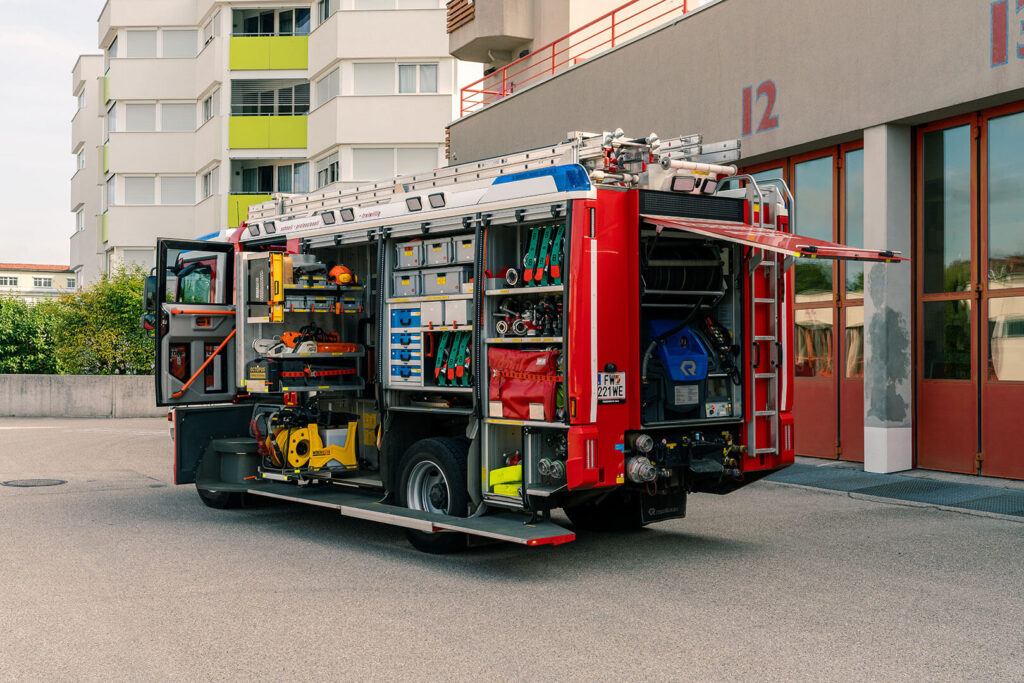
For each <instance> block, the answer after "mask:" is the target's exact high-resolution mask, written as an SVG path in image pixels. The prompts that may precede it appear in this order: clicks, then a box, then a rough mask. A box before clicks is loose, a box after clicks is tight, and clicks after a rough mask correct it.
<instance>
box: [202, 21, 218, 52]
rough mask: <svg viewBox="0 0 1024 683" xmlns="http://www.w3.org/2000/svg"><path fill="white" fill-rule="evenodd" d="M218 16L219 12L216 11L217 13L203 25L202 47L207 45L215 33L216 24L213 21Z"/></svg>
mask: <svg viewBox="0 0 1024 683" xmlns="http://www.w3.org/2000/svg"><path fill="white" fill-rule="evenodd" d="M219 16H220V12H218V13H217V15H216V16H214V18H213V19H210V20H209V21H208V22H206V26H203V47H206V46H207V45H209V44H210V41H212V40H213V37H214V35H215V34H216V30H217V28H216V24H215V23H214V22H215V21H216V19H217V17H219Z"/></svg>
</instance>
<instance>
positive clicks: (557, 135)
mask: <svg viewBox="0 0 1024 683" xmlns="http://www.w3.org/2000/svg"><path fill="white" fill-rule="evenodd" d="M1010 5H1011V7H1010V8H1009V12H1010V20H1009V27H1008V36H1007V41H1008V44H1009V52H1010V55H1009V56H1010V60H1009V61H1008V63H1006V64H1002V65H997V66H993V64H992V61H993V60H992V52H993V50H992V47H993V24H992V11H993V10H992V2H991V1H990V0H900V1H899V2H892V1H891V0H864V1H863V2H858V3H848V2H843V1H842V0H719V2H716V3H713V4H710V5H707V6H706V7H703V8H701V9H699V10H697V11H696V12H693V13H691V14H689V15H687V16H685V17H683V18H682V19H680V20H678V21H676V22H675V23H672V24H668V25H666V26H664V27H662V28H660V29H657V30H655V31H653V32H651V33H650V34H648V35H646V36H644V37H640V38H638V39H636V40H633V41H632V42H630V43H626V44H624V45H623V46H622V47H618V48H616V49H615V50H612V51H609V52H606V53H603V54H601V55H600V56H597V57H594V58H592V59H590V60H588V61H586V62H583V63H581V64H579V65H577V66H575V67H574V68H572V69H571V70H569V71H567V72H565V73H563V74H560V75H559V76H557V77H555V78H553V79H551V80H548V81H545V82H542V83H540V84H538V85H535V86H533V87H530V88H528V89H525V90H523V91H522V92H519V93H516V94H514V95H512V96H510V97H508V98H506V99H505V100H503V101H502V102H500V103H497V104H495V105H492V106H491V107H489V108H487V109H484V110H482V111H480V112H478V113H476V114H472V115H470V116H467V117H464V118H462V119H460V120H458V121H455V122H454V123H452V124H451V149H452V151H453V152H454V153H455V155H456V157H457V161H460V162H464V161H471V160H474V159H480V158H485V157H490V156H495V155H498V154H504V153H507V152H511V151H516V150H523V149H529V148H532V147H539V146H543V145H548V144H551V143H553V142H557V141H559V140H561V139H562V138H563V137H564V136H565V133H566V132H567V131H570V130H591V131H602V130H614V129H615V128H617V127H621V128H623V129H624V130H626V131H627V132H628V133H630V134H637V135H641V134H645V133H647V132H649V131H652V130H653V131H656V132H657V133H658V134H659V135H661V136H662V137H672V136H675V135H680V134H687V133H694V132H700V133H702V134H703V135H704V136H705V140H708V141H714V140H727V139H733V138H743V157H744V158H745V159H746V160H748V161H749V162H750V163H757V162H759V161H764V160H768V159H771V158H774V157H778V156H784V155H788V154H793V153H798V152H800V151H804V150H810V149H817V148H820V147H822V146H825V145H827V144H834V143H836V142H843V141H847V140H853V139H857V138H859V137H861V135H862V133H861V131H863V130H865V129H867V128H871V127H873V126H877V125H881V124H886V123H902V124H916V123H921V122H925V121H932V120H936V119H939V118H944V117H945V116H950V115H954V114H957V113H962V112H968V111H974V110H977V109H980V108H984V107H988V106H993V105H997V104H1001V103H1005V102H1012V101H1015V100H1019V99H1022V98H1024V59H1018V58H1017V57H1016V50H1015V49H1014V47H1015V45H1016V42H1017V41H1018V40H1020V41H1022V42H1024V36H1021V35H1020V30H1019V29H1020V20H1021V19H1024V16H1019V15H1017V19H1016V21H1015V20H1014V7H1012V5H1013V3H1012V2H1011V3H1010ZM1015 27H1016V28H1015ZM746 88H751V100H752V102H751V105H752V106H751V108H750V121H751V125H750V134H748V135H744V130H743V129H744V111H743V110H744V90H745V89H746ZM759 89H760V90H761V95H760V96H758V90H759ZM772 89H774V105H773V106H772V107H771V110H770V111H767V105H768V103H769V102H768V101H769V97H770V95H771V93H770V91H771V90H772ZM766 114H767V116H766ZM774 117H777V119H776V118H774ZM762 120H765V122H766V126H765V128H766V129H765V130H762V131H760V132H758V129H759V127H760V126H759V124H760V123H761V122H762ZM776 123H777V125H775V124H776ZM499 132H500V134H499Z"/></svg>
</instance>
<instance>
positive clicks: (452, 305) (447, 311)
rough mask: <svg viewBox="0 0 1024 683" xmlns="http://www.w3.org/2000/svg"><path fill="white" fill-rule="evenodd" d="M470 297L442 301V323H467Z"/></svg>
mask: <svg viewBox="0 0 1024 683" xmlns="http://www.w3.org/2000/svg"><path fill="white" fill-rule="evenodd" d="M472 303H473V302H472V300H471V299H456V300H454V301H445V302H444V324H445V325H460V326H462V325H469V324H470V314H469V310H470V304H472Z"/></svg>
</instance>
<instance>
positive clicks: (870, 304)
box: [864, 125, 913, 472]
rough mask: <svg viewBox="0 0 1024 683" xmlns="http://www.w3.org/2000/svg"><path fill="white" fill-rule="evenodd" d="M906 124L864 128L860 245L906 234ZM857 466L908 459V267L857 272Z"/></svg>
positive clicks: (905, 252) (905, 464) (897, 464)
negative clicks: (860, 314)
mask: <svg viewBox="0 0 1024 683" xmlns="http://www.w3.org/2000/svg"><path fill="white" fill-rule="evenodd" d="M912 159H913V157H912V154H911V131H910V128H909V127H908V126H896V125H882V126H875V127H874V128H869V129H867V130H865V131H864V244H865V245H866V246H869V247H878V248H885V249H891V250H893V251H899V252H902V256H903V257H905V258H909V257H910V256H911V254H910V244H911V241H910V236H911V208H912V207H911V182H912V181H911V169H912V163H913V162H912ZM864 282H865V287H864V470H865V471H867V472H899V471H901V470H907V469H910V468H911V467H912V463H913V403H912V401H913V392H912V389H913V385H912V382H913V347H912V345H911V334H910V331H911V327H912V321H913V297H912V294H911V291H912V283H913V266H912V264H911V262H905V263H897V264H883V263H872V264H868V265H867V267H866V268H865V273H864Z"/></svg>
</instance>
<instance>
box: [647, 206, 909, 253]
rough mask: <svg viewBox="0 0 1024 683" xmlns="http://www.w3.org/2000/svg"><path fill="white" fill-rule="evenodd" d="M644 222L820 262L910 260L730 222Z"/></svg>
mask: <svg viewBox="0 0 1024 683" xmlns="http://www.w3.org/2000/svg"><path fill="white" fill-rule="evenodd" d="M641 218H642V219H643V221H644V222H646V223H650V224H651V225H655V226H659V227H662V228H668V229H671V230H682V231H683V232H689V233H693V234H695V235H701V236H703V237H710V238H712V239H720V240H726V241H728V242H735V243H737V244H743V245H746V246H748V247H754V248H757V249H767V250H769V251H775V252H778V253H780V254H784V255H786V256H796V257H800V258H820V259H842V260H846V261H879V262H882V263H896V262H898V261H906V260H907V259H905V258H902V257H901V256H900V252H898V251H883V250H878V249H859V248H857V247H848V246H846V245H843V244H836V243H835V242H826V241H824V240H819V239H814V238H813V237H805V236H803V235H792V234H790V233H787V232H780V231H778V230H772V229H768V228H759V227H757V226H755V225H746V224H742V225H738V224H736V223H730V222H726V221H713V220H706V219H700V218H674V217H672V216H655V215H647V214H645V215H642V216H641Z"/></svg>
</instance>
